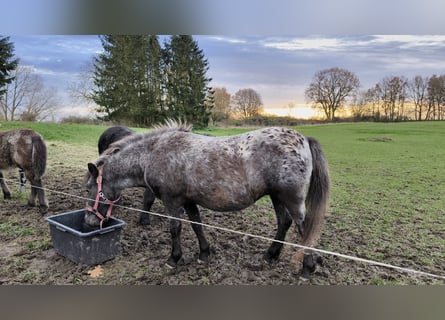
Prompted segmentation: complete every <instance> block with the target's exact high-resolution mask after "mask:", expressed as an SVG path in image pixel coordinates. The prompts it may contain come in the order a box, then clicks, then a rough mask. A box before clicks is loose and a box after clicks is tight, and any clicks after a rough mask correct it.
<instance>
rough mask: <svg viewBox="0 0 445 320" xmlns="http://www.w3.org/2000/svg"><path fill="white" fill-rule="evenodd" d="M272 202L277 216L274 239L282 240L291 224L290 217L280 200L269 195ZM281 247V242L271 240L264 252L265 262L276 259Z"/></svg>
mask: <svg viewBox="0 0 445 320" xmlns="http://www.w3.org/2000/svg"><path fill="white" fill-rule="evenodd" d="M270 198H271V199H272V204H273V207H274V209H275V214H276V216H277V225H278V228H277V233H276V235H275V240H280V241H284V238H285V237H286V233H287V231H288V230H289V227H290V226H291V224H292V218H291V217H290V215H289V213H288V211H287V209H286V207H285V206H284V205H283V203H282V202H281V201H279V200H278V198H277V197H276V196H271V197H270ZM282 248H283V244H282V243H279V242H272V244H271V245H270V247H269V249H268V250H267V251H266V253H265V254H264V259H265V260H266V261H267V262H272V261H273V260H277V259H278V257H279V256H280V253H281V249H282Z"/></svg>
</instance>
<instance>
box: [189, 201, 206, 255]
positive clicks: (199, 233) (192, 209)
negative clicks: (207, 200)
mask: <svg viewBox="0 0 445 320" xmlns="http://www.w3.org/2000/svg"><path fill="white" fill-rule="evenodd" d="M185 211H186V212H187V215H188V217H189V219H190V221H192V222H198V223H201V217H200V215H199V209H198V207H197V206H196V204H194V203H192V204H188V205H186V206H185ZM192 229H193V231H194V232H195V234H196V237H197V238H198V242H199V258H198V262H207V261H208V260H209V256H210V246H209V243H208V242H207V239H206V238H205V236H204V232H203V230H202V226H201V225H200V224H196V223H192Z"/></svg>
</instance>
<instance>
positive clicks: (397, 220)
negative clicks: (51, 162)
mask: <svg viewBox="0 0 445 320" xmlns="http://www.w3.org/2000/svg"><path fill="white" fill-rule="evenodd" d="M18 127H27V128H31V129H34V130H36V131H38V132H39V133H41V134H42V135H43V137H44V138H45V140H46V141H47V144H49V145H50V146H54V150H55V148H56V147H58V146H60V145H64V146H68V145H76V146H84V147H86V148H87V149H88V150H89V151H90V153H88V154H89V155H94V154H95V152H96V149H95V148H96V145H97V139H98V137H99V136H100V134H101V133H102V132H103V131H104V130H105V128H106V127H104V126H92V125H67V124H45V123H22V122H15V123H7V122H3V123H1V126H0V130H8V129H12V128H18ZM252 129H253V128H235V129H232V128H225V129H220V128H212V129H209V130H202V131H199V132H201V133H206V134H210V135H215V136H221V135H231V134H237V133H241V132H245V131H248V130H252ZM294 129H296V130H298V131H300V132H301V133H302V134H304V135H307V136H313V137H315V138H317V139H318V140H319V141H320V143H321V145H322V147H323V149H324V151H325V153H326V157H327V159H328V162H329V166H330V173H331V184H332V193H331V203H330V209H329V216H328V221H327V224H326V227H325V230H324V233H323V236H322V239H321V242H320V247H321V248H323V249H325V250H331V251H335V252H340V253H345V254H350V255H356V256H359V257H363V258H367V259H374V260H378V261H381V262H387V263H392V264H395V265H398V266H403V267H408V268H414V269H421V270H424V271H429V272H432V273H440V272H442V275H445V272H444V265H445V237H444V235H445V188H444V181H445V162H444V159H445V122H407V123H352V124H329V125H314V126H301V127H294ZM69 160H70V159H66V160H64V161H69ZM87 160H92V159H87ZM85 163H86V160H85ZM392 282H395V283H398V280H394V279H380V278H376V279H373V283H376V284H384V283H392Z"/></svg>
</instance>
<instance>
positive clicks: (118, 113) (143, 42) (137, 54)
mask: <svg viewBox="0 0 445 320" xmlns="http://www.w3.org/2000/svg"><path fill="white" fill-rule="evenodd" d="M100 39H101V42H102V46H103V48H104V52H103V53H102V54H100V55H99V56H98V57H97V58H96V59H95V61H94V84H95V87H96V88H95V89H94V90H93V94H92V99H93V101H94V102H95V103H96V104H98V105H99V107H98V109H97V111H98V112H101V113H105V117H104V118H105V120H110V121H126V122H129V123H132V124H136V125H150V124H152V123H155V122H158V121H159V119H160V118H159V117H160V113H159V111H160V110H159V105H160V100H161V97H162V92H161V71H160V63H161V47H160V45H159V41H158V38H157V37H156V36H144V35H137V36H125V35H118V36H115V35H107V36H101V37H100Z"/></svg>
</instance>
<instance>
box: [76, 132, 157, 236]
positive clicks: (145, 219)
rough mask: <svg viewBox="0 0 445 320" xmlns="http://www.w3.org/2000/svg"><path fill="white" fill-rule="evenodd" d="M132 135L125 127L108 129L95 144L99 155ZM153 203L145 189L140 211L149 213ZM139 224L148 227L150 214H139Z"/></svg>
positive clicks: (152, 198)
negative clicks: (113, 144)
mask: <svg viewBox="0 0 445 320" xmlns="http://www.w3.org/2000/svg"><path fill="white" fill-rule="evenodd" d="M134 134H136V133H135V132H134V131H133V130H131V129H130V128H128V127H125V126H113V127H109V128H108V129H106V130H105V131H104V132H103V133H102V134H101V136H100V137H99V141H98V143H97V148H98V151H99V155H101V154H103V153H104V152H105V150H107V149H108V147H109V146H110V145H111V144H112V143H115V142H117V141H120V140H122V139H124V138H128V137H129V136H131V135H134ZM154 201H155V196H154V194H153V193H152V192H151V191H150V189H145V191H144V197H143V200H142V210H143V211H150V209H151V206H152V205H153V203H154ZM139 224H141V225H149V224H150V214H149V213H147V212H141V213H140V215H139ZM85 229H87V227H85Z"/></svg>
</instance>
